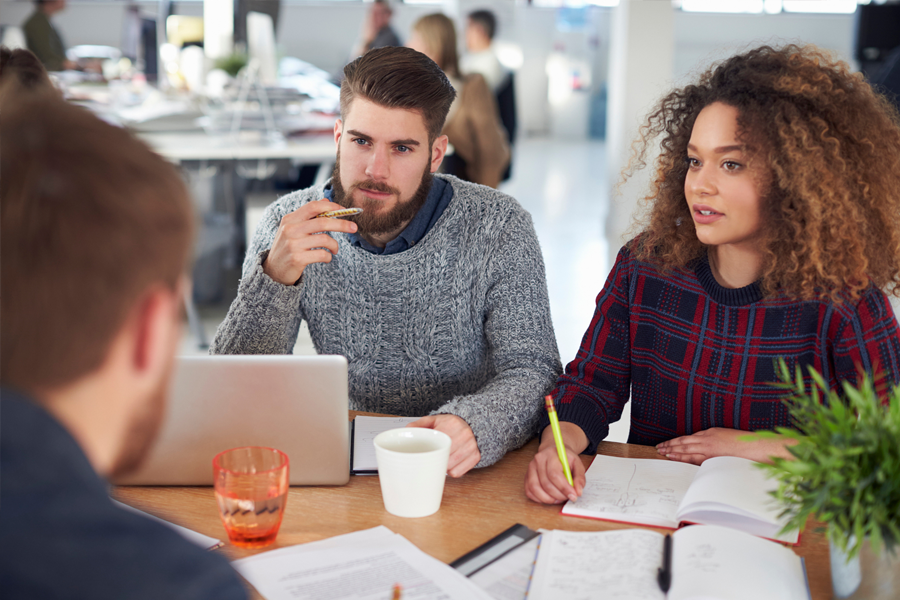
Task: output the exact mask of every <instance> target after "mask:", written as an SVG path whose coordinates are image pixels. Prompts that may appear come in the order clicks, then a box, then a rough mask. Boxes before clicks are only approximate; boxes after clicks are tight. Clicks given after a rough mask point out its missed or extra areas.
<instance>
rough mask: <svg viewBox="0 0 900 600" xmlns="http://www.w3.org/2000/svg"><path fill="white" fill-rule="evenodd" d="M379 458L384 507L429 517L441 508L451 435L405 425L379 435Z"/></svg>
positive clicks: (408, 515)
mask: <svg viewBox="0 0 900 600" xmlns="http://www.w3.org/2000/svg"><path fill="white" fill-rule="evenodd" d="M374 443H375V459H376V461H377V462H378V478H379V479H380V481H381V497H382V499H383V500H384V508H385V509H386V510H387V511H388V512H389V513H391V514H392V515H397V516H398V517H427V516H428V515H432V514H434V513H436V512H437V511H438V509H439V508H440V507H441V497H442V496H443V495H444V480H445V479H446V478H447V461H448V460H449V459H450V436H448V435H447V434H446V433H443V432H440V431H435V430H434V429H424V428H422V427H403V428H401V429H390V430H388V431H384V432H382V433H379V434H378V435H377V436H375V441H374Z"/></svg>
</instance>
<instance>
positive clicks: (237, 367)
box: [116, 355, 350, 485]
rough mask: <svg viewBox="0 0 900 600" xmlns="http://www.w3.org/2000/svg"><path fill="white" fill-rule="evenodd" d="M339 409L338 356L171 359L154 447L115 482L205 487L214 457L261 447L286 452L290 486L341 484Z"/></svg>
mask: <svg viewBox="0 0 900 600" xmlns="http://www.w3.org/2000/svg"><path fill="white" fill-rule="evenodd" d="M347 409H348V400H347V359H345V358H344V357H343V356H255V355H254V356H197V357H193V356H192V357H179V358H177V359H176V364H175V372H174V373H173V377H172V387H171V392H170V394H169V405H168V410H167V412H166V417H165V421H164V423H163V426H162V428H161V429H160V433H159V437H158V438H157V441H156V444H155V445H154V446H153V448H152V450H151V451H150V455H149V456H148V457H147V459H146V461H145V462H144V464H143V465H142V466H141V468H140V469H139V470H138V471H137V472H135V473H133V474H131V475H128V476H126V477H124V478H121V479H119V480H117V481H116V483H117V484H122V485H211V484H212V482H213V473H212V460H213V457H214V456H215V455H216V454H218V453H219V452H221V451H223V450H228V449H229V448H237V447H240V446H267V447H270V448H277V449H279V450H281V451H283V452H285V453H286V454H287V455H288V460H289V461H290V479H291V485H343V484H345V483H347V481H349V479H350V458H349V453H350V441H349V426H348V419H347Z"/></svg>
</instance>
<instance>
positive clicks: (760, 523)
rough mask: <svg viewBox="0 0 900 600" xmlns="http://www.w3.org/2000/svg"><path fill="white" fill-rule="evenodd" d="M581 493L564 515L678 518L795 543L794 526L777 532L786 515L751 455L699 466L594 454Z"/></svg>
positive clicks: (667, 522) (667, 521) (661, 522)
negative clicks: (781, 515) (783, 516)
mask: <svg viewBox="0 0 900 600" xmlns="http://www.w3.org/2000/svg"><path fill="white" fill-rule="evenodd" d="M586 477H587V484H586V485H585V487H584V493H583V494H582V496H581V497H580V498H579V499H578V500H577V501H576V502H571V501H570V502H567V503H566V505H565V506H564V507H563V510H562V513H563V514H564V515H572V516H576V517H588V518H593V519H604V520H608V521H622V522H625V523H637V524H640V525H650V526H653V527H668V528H671V529H675V528H677V527H678V526H679V525H680V524H682V523H703V524H705V525H721V526H723V527H730V528H731V529H737V530H740V531H744V532H746V533H750V534H752V535H757V536H760V537H764V538H769V539H772V540H778V541H781V542H787V543H790V544H796V543H797V540H798V539H799V532H798V531H797V530H793V531H790V532H788V533H786V534H783V535H779V531H781V528H782V527H783V526H784V524H785V522H786V521H785V519H781V518H779V516H778V515H779V513H780V512H781V507H780V506H779V505H778V504H777V503H776V502H775V500H774V499H773V498H772V497H771V496H770V495H769V492H770V491H771V490H774V489H775V487H776V485H777V484H776V482H775V481H774V480H772V479H770V478H769V477H767V475H766V474H765V473H764V472H763V471H762V470H761V469H759V468H758V467H757V466H756V463H755V462H753V461H752V460H747V459H745V458H736V457H733V456H719V457H716V458H710V459H708V460H706V461H705V462H704V463H703V464H702V465H701V466H699V467H698V466H695V465H689V464H687V463H681V462H674V461H668V460H654V459H646V458H645V459H640V458H617V457H614V456H603V455H601V454H598V455H597V456H596V457H595V458H594V462H593V463H592V464H591V466H590V468H589V469H588V470H587V474H586Z"/></svg>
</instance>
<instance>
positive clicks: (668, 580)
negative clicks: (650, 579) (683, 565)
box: [656, 535, 672, 592]
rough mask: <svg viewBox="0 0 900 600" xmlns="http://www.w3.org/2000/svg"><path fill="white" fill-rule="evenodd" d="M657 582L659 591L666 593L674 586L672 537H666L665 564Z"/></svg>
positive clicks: (659, 571) (658, 574)
mask: <svg viewBox="0 0 900 600" xmlns="http://www.w3.org/2000/svg"><path fill="white" fill-rule="evenodd" d="M656 580H657V581H658V582H659V589H661V590H662V591H664V592H668V591H669V587H670V586H671V585H672V536H671V535H666V539H665V540H664V541H663V564H662V566H661V567H660V568H659V570H658V572H657V574H656Z"/></svg>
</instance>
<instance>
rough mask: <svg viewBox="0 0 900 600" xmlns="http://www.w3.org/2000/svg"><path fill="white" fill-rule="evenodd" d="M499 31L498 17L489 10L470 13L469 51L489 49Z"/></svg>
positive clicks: (467, 46)
mask: <svg viewBox="0 0 900 600" xmlns="http://www.w3.org/2000/svg"><path fill="white" fill-rule="evenodd" d="M496 32H497V18H496V17H495V16H494V13H492V12H491V11H489V10H476V11H473V12H471V13H469V17H468V19H467V21H466V49H467V50H468V51H469V52H481V51H482V50H487V49H488V48H489V47H490V45H491V41H492V40H493V39H494V34H495V33H496Z"/></svg>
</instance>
